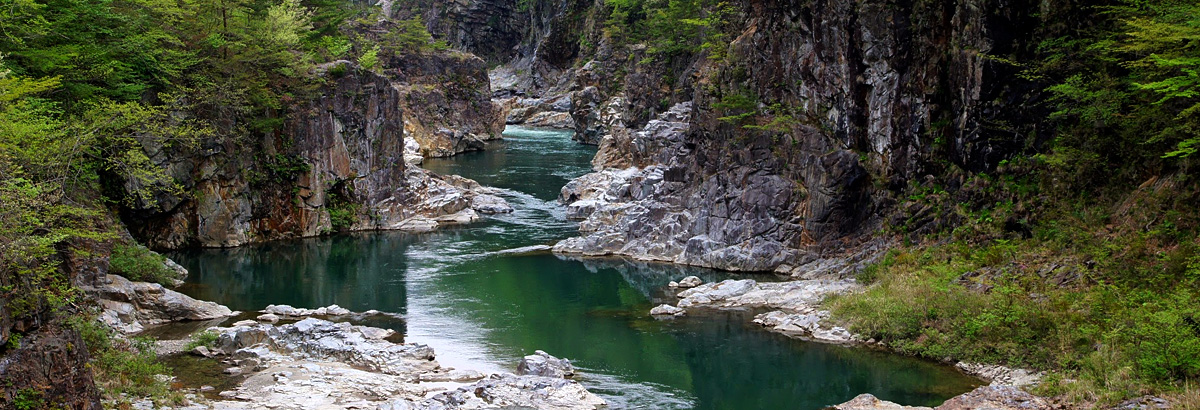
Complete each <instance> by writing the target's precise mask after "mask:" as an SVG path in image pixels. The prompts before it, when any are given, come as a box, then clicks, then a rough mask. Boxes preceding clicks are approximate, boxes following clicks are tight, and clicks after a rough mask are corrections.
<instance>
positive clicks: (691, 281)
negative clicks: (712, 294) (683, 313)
mask: <svg viewBox="0 0 1200 410" xmlns="http://www.w3.org/2000/svg"><path fill="white" fill-rule="evenodd" d="M702 284H704V281H703V280H701V279H700V278H699V277H696V276H688V277H686V278H683V279H680V280H679V287H681V288H694V287H697V286H700V285H702Z"/></svg>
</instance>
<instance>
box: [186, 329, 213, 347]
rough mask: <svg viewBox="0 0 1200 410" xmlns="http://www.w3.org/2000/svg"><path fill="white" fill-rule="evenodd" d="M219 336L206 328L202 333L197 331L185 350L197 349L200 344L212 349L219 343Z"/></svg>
mask: <svg viewBox="0 0 1200 410" xmlns="http://www.w3.org/2000/svg"><path fill="white" fill-rule="evenodd" d="M217 337H218V336H217V333H216V332H212V331H208V330H205V331H203V332H200V333H196V334H194V335H192V340H190V341H188V344H187V347H186V348H185V350H187V351H191V350H192V349H195V348H197V347H200V346H204V347H207V348H209V349H211V348H213V347H214V346H216V345H217Z"/></svg>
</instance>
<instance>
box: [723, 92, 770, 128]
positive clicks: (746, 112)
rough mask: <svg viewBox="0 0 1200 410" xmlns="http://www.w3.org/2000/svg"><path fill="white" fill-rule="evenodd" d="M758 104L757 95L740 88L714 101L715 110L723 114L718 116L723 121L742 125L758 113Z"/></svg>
mask: <svg viewBox="0 0 1200 410" xmlns="http://www.w3.org/2000/svg"><path fill="white" fill-rule="evenodd" d="M758 105H759V102H758V96H757V95H754V94H753V93H751V92H750V91H747V90H739V91H738V92H732V93H727V94H725V95H723V96H721V99H720V100H719V101H717V102H715V103H713V110H715V111H717V112H718V113H720V114H723V115H722V116H721V117H719V118H717V119H718V120H720V121H721V122H728V123H732V124H739V125H742V124H746V123H748V121H749V120H750V119H751V118H752V117H754V116H755V115H757V114H758Z"/></svg>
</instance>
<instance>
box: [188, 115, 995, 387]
mask: <svg viewBox="0 0 1200 410" xmlns="http://www.w3.org/2000/svg"><path fill="white" fill-rule="evenodd" d="M570 136H571V135H570V132H562V131H547V130H537V129H526V128H515V127H510V128H509V129H508V130H507V131H506V133H505V140H504V141H500V142H495V143H492V144H493V145H492V146H490V147H489V149H488V150H487V151H484V152H475V153H467V154H462V155H459V156H456V157H452V158H445V159H430V160H427V161H426V163H425V164H424V167H425V168H427V169H429V170H430V171H433V172H435V173H438V174H456V175H462V176H464V177H467V178H471V179H475V180H477V181H479V182H480V183H481V184H483V185H486V186H492V187H496V188H499V189H500V195H501V196H502V197H504V198H505V199H506V200H507V201H509V203H510V204H511V205H512V206H513V208H514V212H513V213H510V214H501V215H494V216H489V217H487V218H485V220H484V221H481V222H479V223H476V224H471V225H466V226H460V227H451V228H448V229H442V230H438V231H435V232H431V233H423V234H405V233H397V232H381V233H358V234H348V235H338V236H332V237H324V238H311V239H304V240H296V241H282V242H272V243H267V244H262V245H255V246H249V247H243V248H236V249H208V250H193V251H187V252H180V253H178V254H174V255H171V256H172V257H173V258H174V259H175V260H176V261H178V262H179V263H181V264H183V265H184V266H185V267H186V268H188V269H189V270H190V271H191V272H192V276H191V277H189V278H188V281H189V283H188V284H187V285H185V286H184V287H183V288H182V289H181V290H182V291H184V292H185V293H188V294H189V295H191V296H194V297H198V298H201V299H207V300H213V301H217V302H219V303H223V304H225V305H227V306H229V307H230V308H233V309H236V310H243V311H254V310H259V309H262V308H264V307H265V306H266V305H268V304H289V305H293V306H298V307H319V306H327V305H330V304H335V303H336V304H339V305H341V306H344V307H347V308H349V309H351V310H355V311H363V310H369V309H376V310H380V311H386V312H397V313H401V314H403V317H404V321H403V322H402V323H393V322H389V323H387V324H386V325H387V326H389V327H391V328H393V329H394V330H396V331H398V332H400V333H402V334H403V335H404V338H405V340H406V341H409V342H417V343H425V344H428V345H430V346H431V347H433V348H434V349H435V351H437V353H438V361H439V362H440V363H442V364H443V365H445V366H451V367H455V368H460V369H474V370H480V371H485V372H495V371H513V370H514V368H515V365H516V363H517V361H518V360H519V359H520V357H522V356H524V355H527V354H531V353H533V351H534V350H537V349H540V350H545V351H547V352H549V353H550V354H553V355H555V356H558V357H565V358H569V359H571V360H572V361H573V362H574V363H575V364H576V366H577V367H578V368H579V369H580V370H581V371H580V373H579V375H578V376H576V377H577V379H578V380H579V381H580V382H581V383H583V384H584V385H585V386H586V387H587V388H588V389H589V390H591V391H593V392H595V393H597V394H599V395H601V396H602V397H604V398H605V399H606V400H608V401H609V402H610V408H613V409H778V408H788V409H820V408H823V407H825V406H828V405H832V404H836V403H841V402H844V401H846V400H849V399H850V398H853V397H854V396H856V395H858V394H861V393H872V394H874V395H876V396H878V397H880V398H882V399H885V400H890V401H895V402H899V403H903V404H909V405H931V404H938V403H940V402H941V401H942V400H945V399H947V398H949V397H952V396H954V395H957V394H960V393H963V392H966V391H968V390H970V389H971V388H973V387H974V383H975V382H974V380H972V379H970V378H967V377H966V376H963V375H961V374H959V373H958V372H956V371H955V370H953V369H951V368H948V367H946V366H942V365H939V364H935V363H930V362H926V361H922V360H916V359H912V358H905V357H899V356H895V355H890V354H885V353H879V352H873V351H868V350H864V349H857V348H848V347H843V346H831V345H822V344H815V343H808V342H803V341H799V340H794V339H789V338H787V337H784V336H782V335H778V334H773V333H768V332H766V331H764V330H762V329H761V328H758V327H757V325H754V324H752V323H750V318H751V317H752V315H753V313H754V312H744V311H733V312H713V313H711V314H704V315H694V316H688V317H684V318H680V319H675V320H663V321H660V320H656V319H654V318H652V317H650V316H649V315H648V314H647V312H648V311H649V309H650V308H651V307H653V306H654V305H656V304H659V303H664V302H666V303H673V302H674V297H673V296H672V295H671V294H670V293H668V291H667V290H666V289H665V285H666V283H667V282H668V281H671V280H678V279H680V278H682V277H684V276H687V275H697V276H700V277H702V278H703V279H704V280H705V281H715V280H723V279H727V278H734V277H737V278H744V277H746V275H736V274H732V273H727V272H718V271H713V270H705V269H697V268H690V267H682V266H673V265H662V264H653V263H644V262H635V261H628V260H623V259H615V258H614V259H576V258H569V257H560V256H556V255H552V254H550V253H549V252H547V251H546V250H545V249H546V247H547V246H550V245H553V244H554V243H555V242H556V241H558V240H561V239H564V238H567V237H570V236H574V235H576V234H577V233H578V232H577V230H578V224H577V223H576V222H573V221H569V220H567V219H566V217H565V210H564V208H563V207H562V206H560V205H559V204H558V203H557V201H556V200H557V197H558V192H559V189H560V188H561V187H562V186H563V185H564V184H566V182H567V181H569V180H570V179H571V178H574V177H577V176H580V175H583V174H585V173H587V172H590V171H591V159H592V157H593V156H594V154H595V149H594V148H593V147H586V146H581V145H578V144H576V143H575V142H574V141H572V140H571V139H570ZM754 278H755V279H758V280H775V278H774V277H772V276H754Z"/></svg>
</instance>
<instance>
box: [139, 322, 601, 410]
mask: <svg viewBox="0 0 1200 410" xmlns="http://www.w3.org/2000/svg"><path fill="white" fill-rule="evenodd" d="M322 309H325V308H322ZM276 310H280V311H283V310H285V309H276ZM317 310H320V309H313V310H311V311H313V312H315V311H317ZM296 311H298V312H300V313H304V312H303V310H296ZM212 330H213V331H215V332H217V333H218V339H217V342H216V345H215V346H213V348H212V349H206V348H198V349H197V354H203V355H207V356H209V357H211V360H220V361H221V362H222V363H223V364H225V365H227V366H229V368H228V369H227V370H226V373H228V374H231V375H241V376H243V377H245V379H244V381H242V382H241V383H240V384H239V385H238V386H237V387H236V388H233V389H230V390H227V391H222V392H220V393H219V397H220V399H216V400H208V399H205V398H203V397H201V396H198V395H194V394H193V395H192V396H191V397H192V398H193V403H191V404H189V405H187V406H182V407H179V408H186V409H194V410H199V409H316V408H320V409H380V410H385V409H386V410H397V409H446V410H450V409H463V410H466V409H498V408H529V409H547V410H576V409H578V410H584V409H597V408H602V407H604V406H605V405H606V403H605V401H604V400H603V399H601V398H600V397H598V396H596V395H594V394H592V393H590V392H588V391H587V390H586V389H585V388H584V387H583V386H582V385H580V384H579V383H578V382H575V381H573V380H570V379H567V378H566V377H569V376H571V375H573V374H574V372H575V370H574V368H573V367H572V366H571V365H570V362H569V361H566V360H563V359H558V358H555V357H553V356H550V355H549V354H547V353H545V352H541V351H538V352H537V353H535V354H533V355H530V356H527V357H526V358H525V359H523V360H522V362H521V363H520V364H518V365H517V369H518V372H517V374H512V373H494V374H484V373H481V372H478V371H474V370H469V369H452V368H447V367H443V366H441V365H440V364H438V362H437V361H436V359H435V353H434V351H433V349H432V348H430V347H429V346H426V345H422V344H416V343H393V342H390V341H388V340H386V339H387V338H389V337H391V336H393V334H394V332H393V331H391V330H386V329H380V328H374V327H367V326H356V325H351V324H349V323H334V322H330V321H326V320H322V319H317V318H311V317H310V318H306V319H303V320H300V321H298V322H295V323H291V324H286V325H274V324H269V323H260V322H254V321H244V322H239V323H237V324H235V325H234V326H232V327H226V328H214V329H212ZM141 406H142V407H152V406H150V405H149V404H148V403H145V402H144V403H141Z"/></svg>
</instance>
